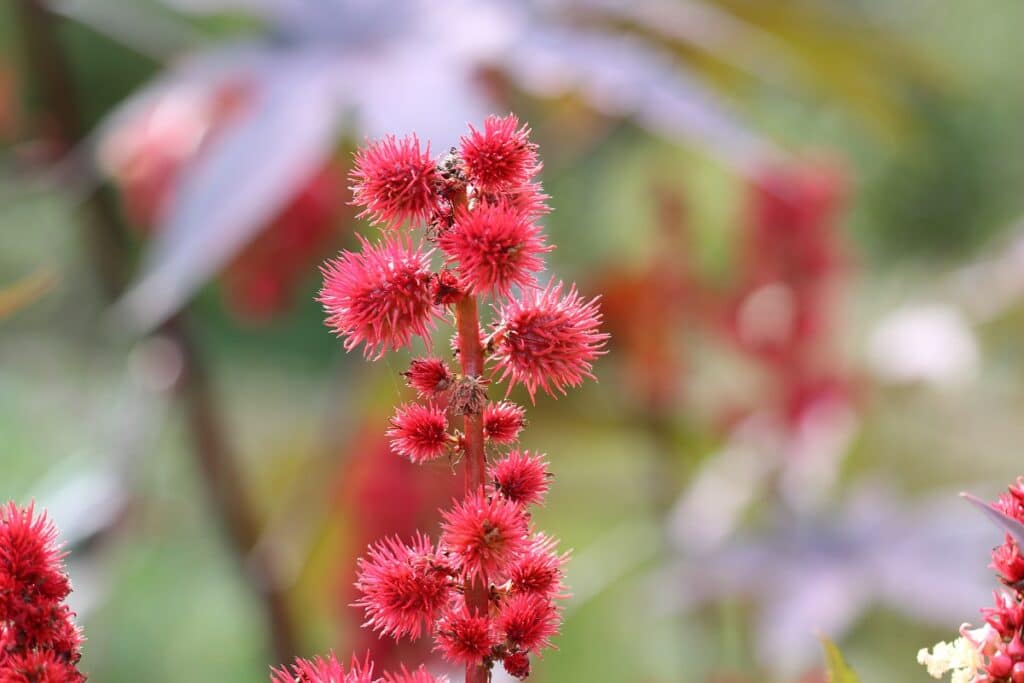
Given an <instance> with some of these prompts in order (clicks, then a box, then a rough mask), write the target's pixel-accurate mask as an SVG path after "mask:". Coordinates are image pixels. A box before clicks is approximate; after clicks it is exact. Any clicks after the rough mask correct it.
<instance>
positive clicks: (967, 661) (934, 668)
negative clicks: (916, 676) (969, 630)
mask: <svg viewBox="0 0 1024 683" xmlns="http://www.w3.org/2000/svg"><path fill="white" fill-rule="evenodd" d="M917 663H918V664H921V665H923V666H924V667H925V668H926V669H927V670H928V674H929V675H930V676H931V677H932V678H942V677H943V675H945V673H946V672H947V671H949V672H952V677H951V678H950V681H951V683H973V682H974V681H976V680H978V667H980V666H981V663H982V662H981V653H979V652H978V649H977V647H976V646H975V645H974V643H972V642H971V641H969V640H968V639H967V638H957V639H956V640H954V641H953V642H952V643H946V642H942V643H936V645H935V647H933V648H932V651H931V652H928V649H927V648H922V649H921V650H920V651H919V652H918V653H917Z"/></svg>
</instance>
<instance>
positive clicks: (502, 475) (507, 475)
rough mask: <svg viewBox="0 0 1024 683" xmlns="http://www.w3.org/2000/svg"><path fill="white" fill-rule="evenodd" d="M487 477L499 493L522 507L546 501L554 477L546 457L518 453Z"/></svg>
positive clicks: (489, 472) (491, 470)
mask: <svg viewBox="0 0 1024 683" xmlns="http://www.w3.org/2000/svg"><path fill="white" fill-rule="evenodd" d="M488 474H489V475H490V478H491V481H492V482H494V488H495V489H496V490H497V492H498V493H499V494H501V495H502V496H504V497H505V498H507V499H509V500H511V501H513V502H515V503H519V504H520V505H535V504H537V503H540V502H541V501H543V500H544V496H545V495H546V494H547V492H548V481H549V480H550V478H551V473H550V472H548V464H547V462H545V460H544V456H543V455H530V451H522V452H520V451H517V450H514V451H511V452H509V454H508V455H507V456H505V458H504V459H502V460H499V461H498V462H496V463H494V464H493V465H491V466H490V468H489V470H488Z"/></svg>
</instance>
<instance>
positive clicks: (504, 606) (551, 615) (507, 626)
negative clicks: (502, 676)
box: [497, 593, 561, 651]
mask: <svg viewBox="0 0 1024 683" xmlns="http://www.w3.org/2000/svg"><path fill="white" fill-rule="evenodd" d="M560 618H561V617H560V616H559V613H558V608H557V607H556V606H555V604H554V603H553V602H552V601H551V600H549V599H547V598H544V597H542V596H540V595H536V594H534V593H515V594H513V595H511V596H509V597H508V598H506V599H505V601H504V602H502V603H501V608H500V609H499V611H498V618H497V627H498V631H499V633H501V634H502V636H503V637H504V639H505V641H506V642H507V643H508V644H509V645H510V646H512V647H513V648H516V649H518V650H524V651H537V650H542V649H544V648H548V647H551V637H552V636H553V635H555V634H556V633H558V625H559V621H560Z"/></svg>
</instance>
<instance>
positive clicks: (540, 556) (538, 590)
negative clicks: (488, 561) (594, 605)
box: [508, 534, 569, 599]
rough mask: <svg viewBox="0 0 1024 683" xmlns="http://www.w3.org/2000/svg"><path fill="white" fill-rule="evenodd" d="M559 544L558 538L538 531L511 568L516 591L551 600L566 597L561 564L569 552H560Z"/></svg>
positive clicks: (510, 571) (509, 572) (513, 585)
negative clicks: (558, 549)
mask: <svg viewBox="0 0 1024 683" xmlns="http://www.w3.org/2000/svg"><path fill="white" fill-rule="evenodd" d="M557 545H558V542H557V541H556V540H555V539H553V538H550V537H548V536H545V535H544V534H536V535H535V536H534V537H533V538H531V539H530V542H529V544H528V545H527V548H526V550H525V551H524V552H523V553H522V554H520V555H519V556H518V557H517V558H516V560H515V562H514V563H513V564H512V565H511V566H510V567H509V570H508V578H509V582H510V584H511V586H512V590H513V591H514V592H516V593H532V594H534V595H540V596H542V597H545V598H549V599H552V598H564V597H567V596H566V594H565V592H564V588H563V586H562V577H563V575H564V573H563V570H562V567H563V566H565V563H566V562H567V561H568V559H569V555H568V553H562V554H559V553H558V551H557V550H556V547H557Z"/></svg>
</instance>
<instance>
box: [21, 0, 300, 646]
mask: <svg viewBox="0 0 1024 683" xmlns="http://www.w3.org/2000/svg"><path fill="white" fill-rule="evenodd" d="M17 6H18V10H19V13H20V19H21V25H22V36H23V38H22V39H23V42H24V49H25V55H26V63H27V66H28V69H29V71H30V73H31V75H32V78H33V80H34V81H35V82H36V83H37V84H38V86H39V88H40V93H39V95H40V100H41V102H42V103H43V104H44V106H45V107H46V109H47V110H48V111H49V112H50V114H51V115H52V116H53V120H54V122H55V123H56V130H55V131H54V132H55V134H56V137H57V139H56V142H57V144H58V148H59V151H60V152H61V153H64V154H66V153H67V152H68V151H69V150H71V149H72V148H73V147H74V145H75V144H76V143H77V142H78V141H79V140H80V139H81V138H82V137H83V136H84V133H85V131H84V128H83V124H82V120H81V117H80V115H79V107H78V102H77V100H76V88H75V87H74V86H75V83H74V78H73V76H72V71H71V69H70V67H69V64H68V60H67V57H66V55H65V54H64V51H63V49H62V47H61V45H60V40H59V36H58V35H57V27H56V19H55V17H54V16H53V15H52V14H51V13H50V12H49V11H48V10H47V9H46V7H45V5H44V4H43V2H42V0H18V2H17ZM84 208H85V223H84V229H85V232H86V248H87V249H88V253H89V256H90V258H91V260H92V262H93V269H94V270H95V272H96V276H97V277H98V278H99V282H100V286H101V287H102V289H103V293H104V295H105V296H106V297H107V298H108V299H114V298H116V297H117V296H118V295H119V294H120V293H121V292H122V291H123V290H124V287H125V285H126V283H127V281H128V279H127V278H128V272H129V271H128V268H129V264H130V263H131V253H130V250H129V248H128V244H127V241H126V239H125V236H124V231H123V230H122V228H121V221H120V218H119V216H118V210H117V207H116V205H115V203H114V200H113V197H112V196H111V195H110V194H109V193H108V192H103V191H100V192H95V193H91V194H90V195H89V197H87V198H86V200H85V203H84ZM158 334H163V335H166V336H167V337H168V338H169V339H170V340H171V342H172V343H174V344H175V345H176V346H177V347H178V348H179V349H180V351H181V357H182V362H183V368H182V374H181V377H180V380H179V382H178V385H177V396H178V399H179V400H180V401H181V403H182V406H183V407H184V409H185V417H186V422H187V425H188V430H189V432H190V434H191V437H192V440H193V442H194V447H193V448H191V449H189V450H190V452H191V453H192V455H193V457H194V458H195V460H196V464H197V466H198V468H199V470H200V471H201V472H202V474H203V477H202V481H203V484H205V485H206V488H207V494H208V496H209V498H210V500H211V502H212V507H213V511H214V514H215V515H216V516H217V518H218V520H219V522H220V524H221V526H222V527H223V529H224V531H225V533H226V536H227V540H228V545H229V548H230V550H231V552H232V554H233V555H235V557H236V559H237V561H238V563H239V566H240V567H241V569H242V574H243V577H244V579H245V581H246V582H247V583H248V584H249V585H250V588H251V589H252V590H253V592H254V593H255V594H256V596H257V597H258V598H259V600H260V603H261V605H262V606H263V611H264V613H265V619H266V623H267V629H268V631H269V639H270V645H271V648H272V651H273V656H274V663H284V662H287V661H290V660H291V659H292V657H294V656H295V654H296V652H297V646H296V637H295V628H294V624H293V623H292V619H291V615H290V614H289V612H288V609H287V601H286V599H285V593H284V590H283V588H282V587H281V586H280V582H279V581H278V580H277V579H276V576H277V573H276V572H275V571H274V566H273V564H272V561H271V560H272V557H271V555H270V554H269V553H268V552H266V551H264V550H262V549H261V548H259V547H258V546H257V540H258V531H259V525H258V523H257V517H256V514H255V512H254V510H253V507H252V504H251V501H250V500H249V498H248V496H247V495H246V492H245V490H244V488H243V486H242V481H243V480H242V477H241V476H240V467H239V465H238V459H237V457H236V456H235V453H234V452H233V451H232V449H231V447H230V446H229V444H228V440H227V438H226V434H225V432H226V430H225V429H224V424H223V420H222V418H221V415H220V413H219V411H218V410H217V407H216V406H217V401H216V400H215V398H214V393H213V390H212V387H211V385H210V379H209V374H208V372H207V370H206V368H205V366H204V364H203V363H202V359H201V354H200V350H199V346H198V344H197V343H196V342H195V340H194V339H193V337H192V336H191V334H189V331H188V329H187V328H186V326H185V323H184V320H183V317H182V316H181V315H180V314H179V315H177V316H175V317H173V318H171V319H170V320H169V321H168V322H167V323H165V324H164V325H163V326H162V327H161V328H160V330H159V331H158Z"/></svg>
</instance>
